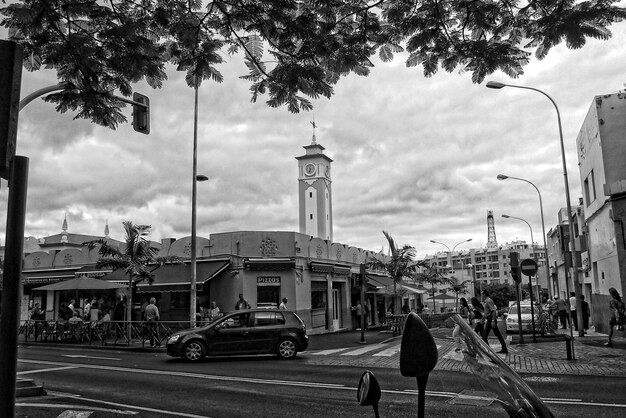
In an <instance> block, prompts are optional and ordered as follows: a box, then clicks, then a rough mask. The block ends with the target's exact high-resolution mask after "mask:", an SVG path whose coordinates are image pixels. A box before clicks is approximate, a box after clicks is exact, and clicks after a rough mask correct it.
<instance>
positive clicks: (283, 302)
mask: <svg viewBox="0 0 626 418" xmlns="http://www.w3.org/2000/svg"><path fill="white" fill-rule="evenodd" d="M278 309H285V310H286V309H287V298H283V301H282V302H280V305H278Z"/></svg>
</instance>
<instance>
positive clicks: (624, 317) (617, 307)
mask: <svg viewBox="0 0 626 418" xmlns="http://www.w3.org/2000/svg"><path fill="white" fill-rule="evenodd" d="M609 294H610V295H611V300H610V301H609V314H610V319H609V341H608V342H607V343H605V344H604V345H605V346H607V347H612V346H613V327H615V326H620V325H621V326H623V325H624V323H625V322H626V306H624V301H622V297H621V296H620V294H619V292H618V291H617V289H615V288H614V287H611V288H610V289H609Z"/></svg>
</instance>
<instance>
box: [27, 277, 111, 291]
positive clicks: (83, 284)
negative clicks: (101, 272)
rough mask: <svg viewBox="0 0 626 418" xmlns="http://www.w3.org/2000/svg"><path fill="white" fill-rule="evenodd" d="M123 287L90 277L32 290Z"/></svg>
mask: <svg viewBox="0 0 626 418" xmlns="http://www.w3.org/2000/svg"><path fill="white" fill-rule="evenodd" d="M120 287H123V285H121V284H115V283H110V282H107V281H106V280H100V279H94V278H92V277H85V278H78V279H70V280H64V281H62V282H58V283H52V284H48V285H45V286H41V287H36V288H34V289H33V290H105V289H119V288H120Z"/></svg>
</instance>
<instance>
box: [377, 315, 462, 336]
mask: <svg viewBox="0 0 626 418" xmlns="http://www.w3.org/2000/svg"><path fill="white" fill-rule="evenodd" d="M418 315H419V317H420V318H421V319H422V321H424V323H425V324H426V326H427V327H428V328H435V327H440V326H443V325H444V324H445V322H446V320H447V319H448V318H450V317H451V316H452V315H454V313H451V312H448V313H442V314H423V313H421V314H418ZM407 316H408V315H404V314H403V315H391V316H390V317H387V326H388V327H389V329H390V330H391V332H392V333H393V336H394V337H395V336H397V335H402V334H403V333H404V323H405V322H406V317H407Z"/></svg>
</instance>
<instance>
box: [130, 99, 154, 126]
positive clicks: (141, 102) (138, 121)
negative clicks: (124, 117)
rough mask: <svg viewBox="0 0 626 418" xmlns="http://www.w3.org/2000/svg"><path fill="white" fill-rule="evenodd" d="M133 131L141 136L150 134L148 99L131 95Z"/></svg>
mask: <svg viewBox="0 0 626 418" xmlns="http://www.w3.org/2000/svg"><path fill="white" fill-rule="evenodd" d="M133 102H135V103H133V129H134V130H136V131H137V132H140V133H142V134H146V135H147V134H149V133H150V99H148V96H144V95H143V94H139V93H133Z"/></svg>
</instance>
